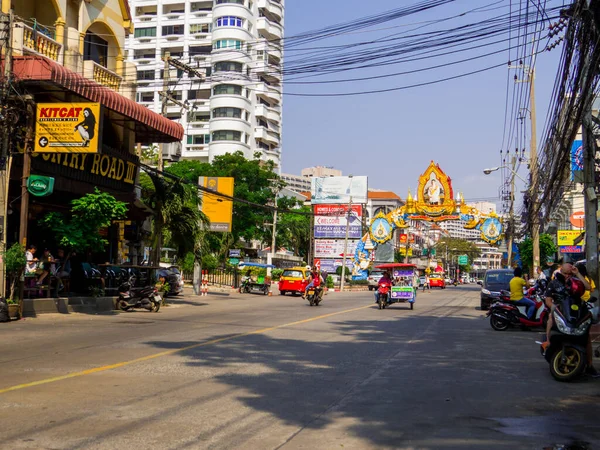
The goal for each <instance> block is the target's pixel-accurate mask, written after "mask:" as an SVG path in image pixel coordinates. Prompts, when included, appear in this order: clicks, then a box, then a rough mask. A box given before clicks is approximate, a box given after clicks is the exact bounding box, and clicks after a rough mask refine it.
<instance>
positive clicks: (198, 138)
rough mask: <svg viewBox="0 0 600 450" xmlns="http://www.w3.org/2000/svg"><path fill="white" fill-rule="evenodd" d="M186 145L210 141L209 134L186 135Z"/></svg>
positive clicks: (202, 143)
mask: <svg viewBox="0 0 600 450" xmlns="http://www.w3.org/2000/svg"><path fill="white" fill-rule="evenodd" d="M187 143H188V145H204V144H208V143H210V134H200V135H193V136H188V137H187Z"/></svg>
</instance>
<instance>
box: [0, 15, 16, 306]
mask: <svg viewBox="0 0 600 450" xmlns="http://www.w3.org/2000/svg"><path fill="white" fill-rule="evenodd" d="M12 22H13V10H12V9H11V10H10V11H9V13H8V15H6V14H2V15H1V16H0V23H1V25H2V32H3V33H4V39H3V42H2V47H3V52H4V82H3V84H2V99H1V101H2V105H3V106H4V107H5V108H6V106H7V104H8V102H7V100H8V97H9V91H10V83H11V77H12V49H11V42H12ZM2 122H3V123H4V127H3V130H2V133H3V136H2V153H1V154H0V204H1V205H2V206H1V207H2V212H1V213H0V214H2V216H1V217H0V226H1V227H2V230H1V231H0V251H6V223H7V220H6V216H7V211H8V186H9V179H10V167H11V165H10V163H9V159H10V149H9V145H10V140H9V136H10V130H9V129H8V126H9V120H8V118H7V117H6V116H5V117H3V118H2ZM5 283H6V276H5V268H4V258H0V295H2V296H3V295H4V292H5V291H6V289H5Z"/></svg>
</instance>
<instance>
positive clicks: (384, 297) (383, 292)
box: [377, 283, 392, 309]
mask: <svg viewBox="0 0 600 450" xmlns="http://www.w3.org/2000/svg"><path fill="white" fill-rule="evenodd" d="M391 290H392V283H381V284H380V285H379V287H378V288H377V294H378V295H379V300H378V301H377V304H378V305H379V309H385V307H386V306H387V305H389V303H390V292H391Z"/></svg>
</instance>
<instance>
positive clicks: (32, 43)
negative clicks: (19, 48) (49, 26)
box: [15, 23, 62, 61]
mask: <svg viewBox="0 0 600 450" xmlns="http://www.w3.org/2000/svg"><path fill="white" fill-rule="evenodd" d="M19 28H22V29H23V43H22V45H23V51H24V52H31V53H37V54H40V55H43V56H45V57H46V58H50V59H52V60H54V61H58V58H59V56H60V52H61V50H62V45H61V44H59V43H58V42H56V41H55V40H54V39H52V38H50V37H48V36H46V35H45V34H43V33H41V32H39V31H37V30H34V29H33V28H31V27H28V26H27V25H25V24H24V23H17V24H15V38H16V37H17V35H18V34H17V33H16V31H17V30H18V29H19Z"/></svg>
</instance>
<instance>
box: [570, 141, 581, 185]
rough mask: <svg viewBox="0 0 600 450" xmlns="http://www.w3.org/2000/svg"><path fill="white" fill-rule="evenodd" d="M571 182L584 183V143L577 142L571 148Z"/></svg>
mask: <svg viewBox="0 0 600 450" xmlns="http://www.w3.org/2000/svg"><path fill="white" fill-rule="evenodd" d="M571 181H576V182H578V183H583V141H581V140H575V141H573V145H572V146H571Z"/></svg>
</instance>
